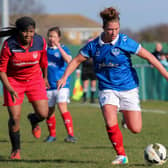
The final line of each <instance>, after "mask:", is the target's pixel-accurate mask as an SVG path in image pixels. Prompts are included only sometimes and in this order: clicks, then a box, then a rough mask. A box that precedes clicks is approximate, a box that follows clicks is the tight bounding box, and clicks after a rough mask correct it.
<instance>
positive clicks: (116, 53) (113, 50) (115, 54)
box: [111, 48, 120, 56]
mask: <svg viewBox="0 0 168 168" xmlns="http://www.w3.org/2000/svg"><path fill="white" fill-rule="evenodd" d="M111 53H112V54H113V55H114V56H117V55H119V54H120V49H119V48H113V49H112V50H111Z"/></svg>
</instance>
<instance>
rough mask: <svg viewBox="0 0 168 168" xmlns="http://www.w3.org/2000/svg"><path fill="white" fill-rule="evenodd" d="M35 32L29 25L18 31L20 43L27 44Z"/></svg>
mask: <svg viewBox="0 0 168 168" xmlns="http://www.w3.org/2000/svg"><path fill="white" fill-rule="evenodd" d="M34 34H35V29H34V27H33V26H29V27H28V28H27V29H25V30H22V31H19V36H20V40H21V43H22V44H23V45H29V44H30V43H31V41H32V39H33V36H34Z"/></svg>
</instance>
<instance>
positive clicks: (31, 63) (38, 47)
mask: <svg viewBox="0 0 168 168" xmlns="http://www.w3.org/2000/svg"><path fill="white" fill-rule="evenodd" d="M46 48H47V45H46V41H45V39H44V38H42V37H41V36H40V35H37V34H35V35H34V37H33V39H32V42H31V45H30V47H29V48H26V49H25V48H24V47H23V46H22V45H21V44H20V42H19V40H18V38H17V37H16V36H12V37H10V38H8V39H7V40H6V41H5V42H4V44H3V47H2V51H1V55H0V71H1V72H6V73H7V76H8V77H14V78H15V79H18V80H30V79H35V78H38V77H39V76H41V75H42V71H41V68H47V66H48V61H47V52H46Z"/></svg>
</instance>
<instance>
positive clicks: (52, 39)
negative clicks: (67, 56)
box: [48, 31, 60, 47]
mask: <svg viewBox="0 0 168 168" xmlns="http://www.w3.org/2000/svg"><path fill="white" fill-rule="evenodd" d="M59 41H60V37H59V35H58V33H57V32H56V31H50V32H49V34H48V42H49V45H50V46H51V47H54V46H57V43H59Z"/></svg>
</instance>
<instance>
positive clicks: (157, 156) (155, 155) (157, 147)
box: [144, 143, 167, 165]
mask: <svg viewBox="0 0 168 168" xmlns="http://www.w3.org/2000/svg"><path fill="white" fill-rule="evenodd" d="M144 159H145V161H146V162H147V163H148V164H158V165H162V164H163V163H165V162H166V160H167V150H166V147H165V146H164V145H162V144H159V143H154V144H150V145H148V146H147V147H146V148H145V150H144Z"/></svg>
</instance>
